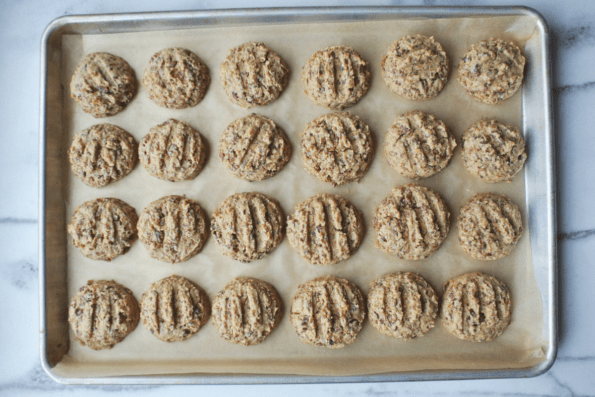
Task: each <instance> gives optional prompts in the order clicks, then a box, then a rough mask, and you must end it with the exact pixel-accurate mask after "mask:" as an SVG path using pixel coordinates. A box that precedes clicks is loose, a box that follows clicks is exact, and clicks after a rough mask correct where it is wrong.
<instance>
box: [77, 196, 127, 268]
mask: <svg viewBox="0 0 595 397" xmlns="http://www.w3.org/2000/svg"><path fill="white" fill-rule="evenodd" d="M137 221H138V216H137V215H136V211H135V210H134V208H132V207H131V206H129V205H128V204H126V203H125V202H123V201H122V200H118V199H116V198H99V199H95V200H90V201H87V202H84V203H83V204H81V205H79V206H78V207H77V208H76V210H75V211H74V215H73V216H72V222H71V223H70V224H69V225H68V233H69V234H70V235H72V243H73V244H74V246H75V247H77V248H78V249H79V250H80V251H81V253H82V254H83V255H85V256H86V257H87V258H89V259H95V260H102V261H108V262H109V261H111V260H112V259H114V258H115V257H117V256H118V255H122V254H125V253H126V252H127V251H128V249H129V248H130V246H131V245H132V243H133V242H134V240H136V222H137Z"/></svg>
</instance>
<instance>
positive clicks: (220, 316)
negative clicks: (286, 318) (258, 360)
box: [213, 277, 283, 346]
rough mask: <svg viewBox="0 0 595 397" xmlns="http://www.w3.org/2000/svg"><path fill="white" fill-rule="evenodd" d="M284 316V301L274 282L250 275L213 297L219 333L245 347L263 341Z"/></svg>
mask: <svg viewBox="0 0 595 397" xmlns="http://www.w3.org/2000/svg"><path fill="white" fill-rule="evenodd" d="M281 317H283V301H282V300H281V297H280V296H279V293H278V292H277V290H276V289H275V287H273V286H272V285H271V284H269V283H267V282H265V281H262V280H257V279H255V278H250V277H238V278H236V279H234V280H231V281H230V282H229V284H227V285H226V286H225V288H224V289H223V291H221V292H219V293H218V294H217V296H215V299H213V324H215V327H217V332H219V335H220V336H221V337H222V338H223V339H225V340H227V341H229V342H232V343H238V344H241V345H244V346H251V345H257V344H259V343H261V342H262V341H264V340H265V339H266V337H267V336H269V334H270V333H271V332H272V331H273V329H275V327H276V326H277V324H279V321H281Z"/></svg>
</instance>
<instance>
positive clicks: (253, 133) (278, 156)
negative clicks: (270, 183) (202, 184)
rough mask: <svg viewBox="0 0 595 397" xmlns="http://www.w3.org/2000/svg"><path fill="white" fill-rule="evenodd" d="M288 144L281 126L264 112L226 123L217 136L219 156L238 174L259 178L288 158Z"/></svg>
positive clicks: (259, 179)
mask: <svg viewBox="0 0 595 397" xmlns="http://www.w3.org/2000/svg"><path fill="white" fill-rule="evenodd" d="M290 156H291V145H290V144H289V141H288V140H287V138H286V137H285V134H284V133H283V130H282V129H281V128H279V127H278V126H277V125H276V124H275V122H274V121H273V120H271V119H269V118H266V117H264V116H260V115H257V114H252V115H250V116H246V117H244V118H241V119H238V120H235V121H234V122H232V123H231V124H230V125H228V126H227V128H226V129H225V131H224V132H223V134H222V135H221V138H220V139H219V158H220V159H221V161H222V162H223V165H225V167H226V168H227V169H228V170H230V171H231V173H232V174H234V175H235V176H236V177H238V178H242V179H245V180H247V181H251V182H254V181H262V180H264V179H267V178H270V177H272V176H274V175H276V174H277V173H278V172H279V171H281V169H282V168H283V167H284V166H285V164H287V162H288V161H289V157H290Z"/></svg>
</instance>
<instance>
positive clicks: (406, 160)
mask: <svg viewBox="0 0 595 397" xmlns="http://www.w3.org/2000/svg"><path fill="white" fill-rule="evenodd" d="M455 147H457V142H456V141H455V139H454V138H453V137H452V135H451V134H450V133H449V131H448V129H447V128H446V126H445V125H444V123H443V122H442V120H438V119H437V118H436V117H434V116H432V115H431V114H427V113H424V112H420V111H419V110H416V111H413V112H408V113H405V114H403V115H401V116H399V117H397V119H396V120H395V122H394V123H393V125H392V127H390V129H389V130H388V131H387V133H386V135H385V136H384V153H385V154H386V158H387V159H388V164H389V165H390V166H391V167H392V168H394V169H395V170H397V171H398V172H399V173H400V174H401V175H403V176H406V177H407V178H412V179H420V178H427V177H429V176H432V175H434V174H436V173H437V172H439V171H442V169H443V168H444V167H446V166H447V165H448V162H449V161H450V158H451V157H452V155H453V152H454V149H455Z"/></svg>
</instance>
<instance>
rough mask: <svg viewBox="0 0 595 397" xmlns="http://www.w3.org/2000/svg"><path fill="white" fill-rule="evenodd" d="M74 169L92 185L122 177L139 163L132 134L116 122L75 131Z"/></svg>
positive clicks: (69, 155)
mask: <svg viewBox="0 0 595 397" xmlns="http://www.w3.org/2000/svg"><path fill="white" fill-rule="evenodd" d="M68 159H69V160H70V169H71V170H72V172H73V173H74V175H75V176H76V177H77V178H79V179H80V180H81V181H83V182H84V183H85V184H86V185H88V186H91V187H103V186H105V185H108V184H110V183H112V182H116V181H119V180H120V179H122V178H124V177H125V176H126V175H128V174H129V173H130V171H132V169H133V168H134V165H135V164H136V142H135V141H134V138H133V137H132V135H130V134H129V133H128V132H126V131H124V130H123V129H121V128H120V127H117V126H115V125H112V124H107V123H106V124H97V125H94V126H92V127H90V128H87V129H86V130H83V131H81V132H79V133H77V134H75V136H74V138H73V139H72V144H71V145H70V149H69V150H68Z"/></svg>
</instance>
